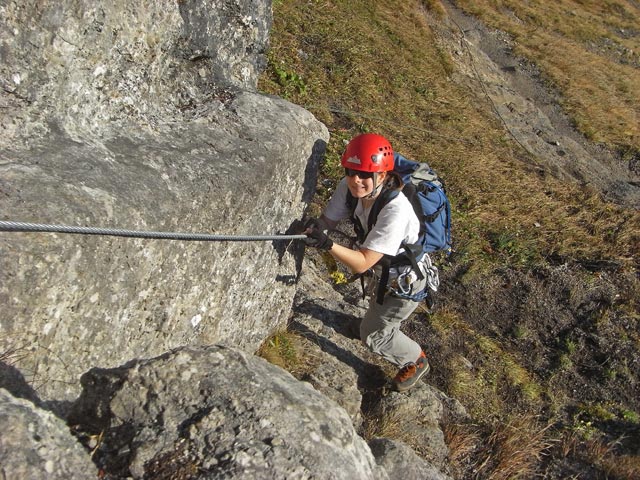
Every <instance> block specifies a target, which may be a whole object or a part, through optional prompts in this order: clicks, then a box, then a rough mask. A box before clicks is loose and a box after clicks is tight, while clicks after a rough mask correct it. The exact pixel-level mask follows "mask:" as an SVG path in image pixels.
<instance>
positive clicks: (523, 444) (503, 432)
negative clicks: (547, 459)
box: [474, 416, 554, 480]
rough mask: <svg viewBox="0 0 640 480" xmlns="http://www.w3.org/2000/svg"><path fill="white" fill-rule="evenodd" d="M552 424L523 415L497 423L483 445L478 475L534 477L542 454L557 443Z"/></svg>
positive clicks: (493, 479) (505, 479) (487, 478)
mask: <svg viewBox="0 0 640 480" xmlns="http://www.w3.org/2000/svg"><path fill="white" fill-rule="evenodd" d="M548 428H549V427H548V426H544V425H539V424H538V422H537V421H536V419H535V418H534V417H531V416H521V417H515V418H513V419H511V420H510V421H509V422H507V423H500V424H498V425H496V426H495V428H494V430H493V431H492V432H491V434H490V435H489V437H488V438H487V439H486V441H485V443H484V444H483V446H482V448H481V451H480V453H479V454H478V455H479V457H480V460H479V463H478V464H476V467H475V472H476V473H475V477H474V478H477V479H482V480H511V479H518V478H532V477H534V476H535V473H536V467H537V464H538V462H539V461H540V459H541V457H542V456H543V455H544V454H545V452H547V451H548V450H549V449H550V448H551V446H552V445H553V443H554V442H553V441H551V440H550V439H549V438H548V436H547V432H548Z"/></svg>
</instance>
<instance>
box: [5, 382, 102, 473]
mask: <svg viewBox="0 0 640 480" xmlns="http://www.w3.org/2000/svg"><path fill="white" fill-rule="evenodd" d="M0 429H1V431H2V435H0V473H2V478H7V479H9V478H10V479H12V480H23V479H24V480H30V479H34V478H47V479H61V480H69V479H86V478H97V475H98V469H97V468H96V466H95V465H94V464H93V463H92V462H91V459H90V457H89V454H88V453H87V452H86V451H85V450H84V448H82V445H80V443H79V442H78V441H77V440H76V439H75V438H74V437H73V436H71V434H70V433H69V428H68V427H67V426H66V425H65V423H64V422H63V421H62V420H60V419H59V418H58V417H56V416H54V415H53V414H52V413H51V412H47V411H45V410H42V409H40V408H38V407H36V406H34V405H33V403H31V402H29V401H27V400H23V399H18V398H15V397H13V396H12V395H10V394H9V393H8V392H7V391H6V390H4V389H2V388H0Z"/></svg>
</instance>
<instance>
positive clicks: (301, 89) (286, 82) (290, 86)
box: [272, 65, 307, 94]
mask: <svg viewBox="0 0 640 480" xmlns="http://www.w3.org/2000/svg"><path fill="white" fill-rule="evenodd" d="M272 67H273V71H274V73H275V75H276V77H277V79H278V83H279V84H280V86H281V87H283V88H284V89H285V92H289V93H291V92H292V91H295V92H297V93H300V94H305V93H306V92H307V85H306V83H305V82H304V80H303V79H302V77H300V75H298V74H297V73H295V72H290V71H287V70H285V69H284V68H281V67H279V66H278V65H272Z"/></svg>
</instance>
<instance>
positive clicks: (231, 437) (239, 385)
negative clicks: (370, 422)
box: [70, 346, 387, 479]
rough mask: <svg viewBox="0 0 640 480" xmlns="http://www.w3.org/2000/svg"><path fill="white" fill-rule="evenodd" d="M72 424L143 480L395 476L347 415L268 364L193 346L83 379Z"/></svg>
mask: <svg viewBox="0 0 640 480" xmlns="http://www.w3.org/2000/svg"><path fill="white" fill-rule="evenodd" d="M82 383H83V386H84V391H83V393H82V395H81V397H80V398H79V399H78V401H77V402H76V404H75V406H74V408H73V411H72V414H71V416H70V420H71V422H72V424H78V430H79V431H83V432H85V433H87V434H91V433H96V432H102V431H103V432H104V435H103V437H102V442H101V443H100V446H99V447H98V449H97V451H96V453H95V457H94V458H95V459H96V461H97V462H98V464H99V465H101V466H102V467H103V468H104V469H105V470H106V472H107V473H109V474H112V475H116V476H126V475H129V474H130V475H131V476H133V478H171V475H174V477H173V478H175V476H178V475H179V474H180V473H185V472H191V474H192V475H193V477H190V478H276V479H285V478H286V479H291V478H335V479H341V478H344V479H376V478H387V476H386V474H385V472H384V471H383V470H382V469H380V468H379V467H377V465H376V463H375V460H374V458H373V455H372V454H371V451H370V450H369V448H368V446H367V445H366V443H365V442H364V440H362V439H361V438H360V437H359V436H358V435H357V434H356V432H355V430H354V428H353V426H352V424H351V420H350V418H349V416H348V415H347V413H346V412H345V411H344V410H343V409H342V408H341V407H339V406H338V405H337V404H336V403H334V402H333V401H331V400H329V399H327V398H326V397H324V396H323V395H321V394H319V393H318V392H317V391H316V390H314V389H313V388H312V387H311V386H310V385H309V384H307V383H304V382H299V381H297V380H295V379H294V378H293V377H292V376H291V375H289V374H288V373H286V372H285V371H284V370H281V369H280V368H278V367H275V366H273V365H270V364H269V363H267V362H266V361H264V360H262V359H260V358H257V357H254V356H251V355H247V354H245V353H243V352H241V351H238V350H235V349H230V348H225V347H221V346H211V347H200V348H196V347H186V348H182V349H178V350H175V351H173V352H169V353H167V354H164V355H162V356H160V357H157V358H154V359H152V360H148V361H140V362H131V363H130V364H128V365H125V366H123V367H121V368H117V369H112V370H100V369H94V370H91V371H90V372H88V373H87V374H86V375H85V376H83V379H82Z"/></svg>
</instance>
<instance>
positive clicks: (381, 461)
mask: <svg viewBox="0 0 640 480" xmlns="http://www.w3.org/2000/svg"><path fill="white" fill-rule="evenodd" d="M369 446H370V447H371V451H372V452H373V455H374V456H375V457H376V462H377V463H378V465H380V466H381V467H384V468H385V470H386V472H387V474H388V475H389V478H401V479H403V480H450V479H451V477H449V476H448V475H445V474H443V473H442V472H440V471H439V470H438V469H436V468H435V467H433V466H432V465H431V464H430V463H429V462H427V461H426V460H424V459H422V458H420V457H419V456H418V455H416V453H415V452H414V451H413V450H412V449H411V448H409V447H408V446H407V445H405V444H403V443H402V442H397V441H394V440H391V439H389V438H374V439H373V440H371V441H369Z"/></svg>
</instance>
